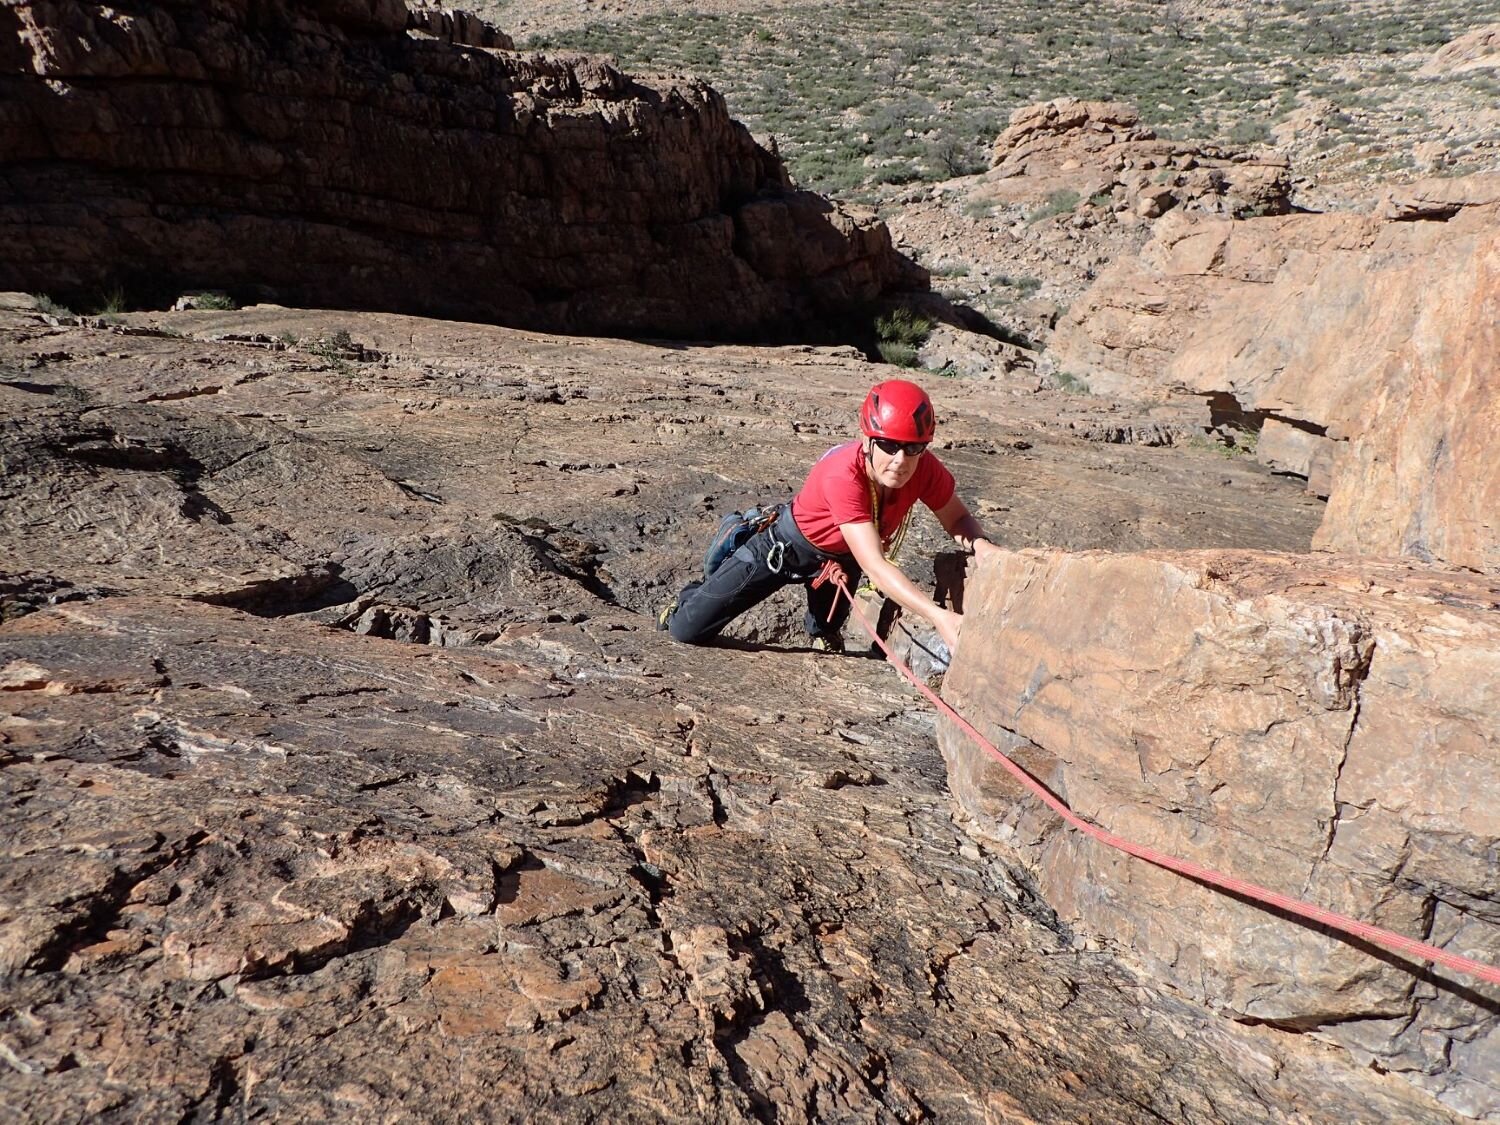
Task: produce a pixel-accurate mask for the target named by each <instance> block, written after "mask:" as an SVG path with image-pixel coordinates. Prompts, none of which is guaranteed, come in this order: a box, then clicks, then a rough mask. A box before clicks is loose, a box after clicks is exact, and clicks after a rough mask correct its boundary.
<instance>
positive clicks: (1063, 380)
mask: <svg viewBox="0 0 1500 1125" xmlns="http://www.w3.org/2000/svg"><path fill="white" fill-rule="evenodd" d="M1052 381H1053V382H1054V383H1056V384H1057V388H1058V390H1061V391H1067V392H1068V393H1069V394H1070V395H1087V394H1093V391H1091V390H1089V385H1088V383H1086V382H1085V381H1084V380H1083V379H1081V378H1079V377H1078V376H1077V375H1073V374H1071V373H1070V372H1067V371H1059V372H1057V373H1055V374H1054V375H1053V376H1052Z"/></svg>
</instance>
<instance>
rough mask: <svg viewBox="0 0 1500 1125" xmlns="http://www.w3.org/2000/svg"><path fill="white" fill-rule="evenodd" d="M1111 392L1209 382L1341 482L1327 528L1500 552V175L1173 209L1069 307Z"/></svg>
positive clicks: (1061, 346) (1279, 445)
mask: <svg viewBox="0 0 1500 1125" xmlns="http://www.w3.org/2000/svg"><path fill="white" fill-rule="evenodd" d="M1052 354H1053V356H1054V358H1055V360H1056V362H1057V363H1058V364H1059V365H1060V366H1062V367H1063V368H1066V369H1067V370H1069V371H1072V372H1075V373H1078V374H1079V375H1081V376H1082V377H1084V378H1086V380H1087V381H1088V383H1089V384H1090V386H1091V387H1093V388H1094V389H1095V390H1099V391H1103V392H1105V393H1113V394H1120V395H1125V396H1128V397H1140V398H1153V397H1158V398H1159V397H1165V396H1169V395H1172V394H1182V393H1187V394H1192V395H1201V396H1203V397H1204V399H1205V401H1206V402H1207V403H1208V404H1209V407H1210V411H1211V420H1212V421H1221V420H1222V421H1227V422H1228V423H1229V424H1230V425H1232V426H1239V427H1243V428H1245V429H1248V430H1251V431H1256V430H1258V431H1259V433H1260V437H1261V439H1262V441H1263V443H1264V444H1263V446H1262V447H1260V448H1258V449H1257V455H1258V456H1260V457H1261V458H1262V459H1263V460H1264V461H1266V463H1268V464H1270V465H1272V466H1273V467H1275V468H1277V469H1279V470H1282V471H1287V472H1293V473H1298V474H1301V475H1304V476H1307V477H1308V478H1309V481H1310V483H1311V484H1312V486H1313V487H1314V488H1315V489H1316V490H1317V491H1319V492H1320V493H1322V494H1325V495H1327V496H1328V498H1329V510H1328V516H1327V519H1326V520H1325V522H1324V525H1323V528H1322V529H1321V531H1320V533H1319V536H1318V540H1317V542H1318V545H1320V546H1323V547H1328V548H1331V549H1335V550H1340V551H1346V552H1353V553H1359V554H1376V555H1394V554H1407V555H1413V556H1415V557H1418V558H1423V559H1430V560H1438V561H1446V562H1451V563H1455V564H1458V565H1461V566H1467V567H1475V568H1478V569H1482V570H1488V571H1493V570H1496V569H1500V517H1497V515H1496V513H1497V512H1500V463H1497V461H1496V459H1495V457H1494V455H1493V453H1494V442H1495V434H1496V433H1500V371H1497V368H1496V366H1495V363H1494V357H1495V355H1497V354H1500V178H1496V177H1493V176H1490V177H1472V178H1470V179H1468V180H1457V181H1434V182H1432V183H1428V184H1421V185H1417V186H1415V187H1413V188H1410V189H1404V190H1402V191H1401V192H1399V193H1396V194H1393V195H1392V196H1391V197H1390V198H1389V199H1388V200H1387V202H1386V203H1385V204H1384V205H1383V206H1382V208H1381V209H1380V211H1379V213H1377V214H1370V215H1333V214H1329V215H1296V216H1284V217H1273V218H1265V219H1256V220H1251V221H1245V222H1234V221H1231V220H1227V219H1215V218H1196V219H1195V218H1192V217H1189V216H1181V217H1177V216H1175V215H1174V216H1168V217H1166V218H1164V219H1163V220H1162V221H1161V222H1160V223H1158V224H1157V227H1156V232H1155V237H1154V239H1153V241H1152V242H1151V244H1150V245H1148V246H1147V247H1146V249H1145V250H1144V251H1143V252H1142V254H1141V256H1140V257H1139V258H1138V259H1135V260H1127V261H1124V262H1122V263H1120V264H1118V265H1117V266H1115V267H1113V268H1112V269H1111V270H1110V271H1109V272H1108V273H1106V274H1105V275H1104V276H1103V277H1101V279H1100V281H1099V282H1098V284H1097V285H1096V286H1095V287H1094V288H1093V289H1092V290H1090V292H1089V293H1088V294H1087V295H1086V296H1085V297H1084V299H1083V300H1082V301H1081V302H1079V303H1078V304H1077V305H1075V306H1074V307H1073V308H1072V309H1071V310H1070V311H1069V313H1068V314H1067V316H1066V317H1064V319H1063V320H1062V321H1061V322H1060V323H1059V325H1058V329H1057V333H1056V335H1055V336H1054V339H1053V344H1052Z"/></svg>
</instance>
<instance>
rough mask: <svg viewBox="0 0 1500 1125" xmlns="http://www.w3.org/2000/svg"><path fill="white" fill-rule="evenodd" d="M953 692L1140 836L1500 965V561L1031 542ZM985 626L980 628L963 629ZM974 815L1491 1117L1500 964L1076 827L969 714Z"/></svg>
mask: <svg viewBox="0 0 1500 1125" xmlns="http://www.w3.org/2000/svg"><path fill="white" fill-rule="evenodd" d="M965 601H966V614H965V626H964V632H965V637H966V638H967V639H968V644H967V645H966V646H964V647H961V648H960V650H959V654H958V658H957V660H956V661H955V663H954V665H953V668H952V670H951V671H950V673H949V675H948V677H947V680H946V683H945V685H944V686H945V694H946V695H947V697H948V699H949V701H950V702H952V703H953V704H954V705H955V706H956V707H957V708H958V709H959V710H960V711H961V712H962V713H963V714H965V715H966V716H968V717H969V718H970V719H971V720H973V721H975V722H976V725H978V726H979V727H980V728H981V729H982V730H983V731H985V733H986V734H987V736H989V737H991V738H992V740H993V741H995V743H996V745H997V746H999V747H1000V748H1001V749H1002V750H1004V751H1006V752H1007V753H1009V754H1011V755H1012V756H1013V757H1014V758H1016V759H1017V760H1018V761H1020V762H1022V763H1023V764H1024V765H1025V766H1026V767H1027V768H1028V769H1030V770H1031V772H1032V773H1033V774H1035V775H1036V776H1037V777H1039V778H1040V779H1041V780H1042V781H1043V782H1044V783H1046V784H1047V785H1048V786H1050V787H1051V788H1052V789H1053V791H1054V792H1056V793H1058V794H1059V795H1060V796H1062V797H1063V798H1064V799H1065V800H1066V801H1068V802H1069V804H1070V805H1071V806H1072V807H1073V808H1074V809H1075V810H1076V811H1078V812H1079V813H1080V814H1082V815H1084V816H1086V817H1088V818H1090V819H1092V820H1093V821H1095V822H1096V823H1099V824H1102V825H1103V826H1104V827H1106V828H1108V829H1109V830H1111V831H1113V832H1116V833H1117V834H1119V835H1122V836H1124V837H1126V838H1128V839H1132V840H1135V841H1137V842H1140V843H1143V844H1146V845H1148V846H1151V847H1155V848H1157V849H1160V850H1163V851H1166V852H1169V853H1171V854H1174V855H1177V856H1181V857H1184V858H1187V859H1190V860H1194V861H1197V862H1200V863H1203V864H1206V865H1208V866H1210V867H1214V868H1216V869H1218V870H1220V871H1224V872H1227V873H1230V874H1233V875H1236V876H1238V877H1240V878H1244V879H1248V880H1251V881H1253V882H1257V883H1260V884H1261V885H1263V886H1267V887H1269V888H1271V889H1273V890H1278V891H1281V892H1283V893H1287V894H1291V895H1294V896H1297V897H1301V898H1305V899H1308V900H1310V901H1312V902H1315V903H1318V904H1321V905H1324V906H1327V907H1329V908H1331V909H1334V910H1338V911H1341V912H1343V913H1346V914H1350V915H1353V916H1355V917H1357V918H1361V919H1364V920H1367V921H1371V922H1374V923H1376V924H1378V925H1383V926H1385V927H1387V928H1389V929H1393V930H1396V931H1397V932H1400V933H1404V934H1407V935H1410V936H1416V937H1420V938H1424V939H1427V940H1431V941H1433V942H1435V943H1436V944H1438V945H1441V946H1443V947H1445V948H1449V949H1453V950H1455V951H1457V952H1461V953H1464V954H1466V955H1469V956H1473V957H1477V958H1478V959H1480V960H1483V961H1486V962H1488V963H1490V964H1500V898H1497V893H1496V888H1497V887H1500V867H1497V855H1500V851H1497V845H1500V804H1497V802H1496V801H1495V800H1494V799H1493V795H1494V794H1495V793H1497V792H1500V612H1497V611H1500V584H1497V583H1496V582H1495V581H1494V580H1493V579H1489V578H1485V577H1482V576H1476V575H1463V574H1458V573H1454V572H1444V571H1435V570H1430V569H1427V568H1424V567H1422V566H1420V565H1418V564H1414V563H1412V564H1408V563H1398V562H1374V561H1365V560H1350V559H1327V560H1320V559H1307V558H1299V557H1296V556H1288V555H1273V554H1264V553H1254V552H1192V553H1153V554H1145V555H1123V556H1116V555H1106V554H1102V553H1088V554H1076V555H1075V554H1064V553H1059V552H1035V551H1027V552H1016V553H1008V554H1006V555H1005V556H1003V557H1001V558H999V559H998V560H996V561H993V562H991V563H989V564H988V565H986V566H985V567H984V568H982V569H981V570H980V571H979V572H978V574H977V576H971V579H970V582H969V585H968V588H967V590H966V593H965ZM976 642H977V643H976ZM940 742H941V745H942V747H943V752H944V756H945V758H946V759H947V762H948V770H949V779H950V783H951V785H952V788H953V791H954V794H955V796H956V797H957V799H958V800H959V802H960V804H961V805H962V807H963V808H964V810H965V812H966V813H967V814H968V815H969V816H970V817H971V818H972V828H973V830H974V831H976V832H978V833H980V834H982V835H984V836H987V837H989V838H991V839H994V840H997V841H1000V842H1002V843H1003V844H1005V845H1007V846H1008V847H1009V848H1011V849H1013V851H1014V852H1015V853H1016V854H1017V855H1018V856H1019V857H1021V858H1022V859H1023V861H1024V862H1025V863H1026V864H1027V866H1028V867H1029V868H1030V869H1031V870H1032V872H1033V873H1034V874H1035V877H1036V879H1037V882H1038V885H1039V888H1040V890H1041V893H1042V895H1043V897H1044V898H1045V899H1046V900H1047V901H1048V902H1049V903H1050V904H1051V905H1052V906H1054V907H1055V908H1056V909H1057V910H1058V912H1059V914H1060V915H1061V916H1062V917H1063V918H1064V919H1066V920H1068V921H1071V922H1074V923H1077V924H1078V925H1080V926H1081V927H1083V928H1084V929H1086V930H1087V931H1089V932H1090V933H1092V934H1095V935H1098V936H1099V937H1101V938H1103V939H1105V940H1106V941H1107V942H1109V943H1110V944H1111V945H1115V946H1118V947H1119V948H1120V949H1122V950H1124V951H1126V952H1127V953H1128V955H1129V956H1131V957H1133V958H1134V959H1136V960H1138V961H1139V962H1141V963H1142V964H1143V965H1144V966H1146V967H1147V968H1148V969H1149V971H1151V972H1152V973H1153V974H1155V975H1157V976H1159V977H1161V978H1163V979H1165V980H1168V981H1170V982H1172V983H1173V984H1175V985H1176V986H1177V987H1178V988H1180V989H1181V990H1183V991H1184V992H1186V993H1188V994H1190V995H1192V996H1194V997H1196V998H1198V999H1200V1000H1203V1001H1205V1002H1207V1003H1209V1004H1211V1005H1213V1006H1215V1007H1216V1008H1220V1009H1222V1010H1224V1011H1225V1012H1227V1013H1229V1014H1232V1015H1234V1016H1237V1017H1240V1018H1243V1019H1247V1020H1252V1021H1257V1022H1265V1023H1269V1024H1272V1025H1277V1026H1281V1027H1286V1028H1290V1029H1297V1030H1318V1031H1319V1032H1320V1034H1321V1035H1322V1036H1324V1037H1326V1038H1328V1039H1331V1040H1334V1041H1336V1042H1338V1043H1341V1044H1343V1045H1345V1046H1347V1047H1348V1048H1349V1049H1350V1050H1351V1051H1353V1052H1355V1054H1356V1056H1357V1057H1359V1058H1364V1059H1369V1060H1371V1061H1372V1062H1373V1063H1374V1064H1376V1065H1378V1066H1380V1067H1382V1068H1387V1069H1390V1070H1393V1071H1397V1072H1401V1073H1402V1074H1404V1075H1406V1076H1408V1077H1409V1078H1410V1079H1411V1080H1412V1081H1413V1082H1415V1083H1417V1084H1418V1085H1420V1086H1422V1087H1424V1088H1426V1089H1428V1090H1430V1091H1431V1092H1433V1093H1434V1094H1436V1095H1437V1096H1438V1097H1439V1098H1440V1099H1441V1100H1442V1101H1444V1102H1445V1103H1446V1104H1448V1105H1450V1106H1452V1107H1453V1108H1454V1109H1456V1110H1458V1111H1460V1112H1463V1113H1466V1114H1472V1115H1477V1116H1479V1117H1481V1118H1488V1117H1495V1116H1500V1015H1497V1012H1500V1004H1497V999H1500V998H1497V996H1496V995H1495V990H1494V989H1493V988H1489V987H1487V986H1483V985H1481V986H1478V987H1477V989H1475V990H1471V989H1470V988H1469V987H1468V985H1469V982H1467V981H1464V980H1460V981H1458V982H1457V985H1454V984H1450V983H1447V982H1445V980H1444V979H1443V978H1445V977H1446V976H1447V974H1446V973H1436V974H1431V975H1429V974H1426V973H1420V972H1413V971H1412V970H1411V969H1410V968H1408V967H1406V966H1405V965H1402V964H1399V963H1397V962H1396V961H1394V960H1392V959H1391V958H1386V957H1380V956H1372V955H1371V954H1370V953H1369V952H1368V951H1366V950H1363V949H1360V948H1357V947H1356V946H1354V945H1351V944H1349V943H1347V942H1344V941H1337V940H1333V939H1331V938H1329V937H1327V936H1324V935H1323V934H1322V933H1321V932H1319V931H1317V930H1314V929H1312V928H1309V927H1305V926H1302V925H1298V924H1293V923H1291V922H1288V921H1283V920H1281V919H1280V918H1278V917H1276V916H1274V915H1272V914H1270V913H1267V912H1266V911H1263V910H1260V909H1257V908H1254V907H1252V906H1249V905H1245V904H1242V903H1240V902H1237V901H1235V900H1234V899H1231V898H1228V897H1226V896H1224V895H1221V894H1217V893H1213V892H1210V891H1208V890H1207V889H1205V888H1202V887H1199V886H1197V885H1195V884H1193V883H1191V882H1189V881H1187V880H1185V879H1182V878H1180V877H1178V876H1176V875H1174V874H1172V873H1170V872H1167V871H1163V870H1160V869H1158V868H1155V867H1152V866H1150V865H1148V864H1145V863H1142V862H1140V861H1137V860H1135V859H1132V858H1130V857H1127V856H1125V855H1123V854H1122V853H1118V852H1114V851H1112V850H1109V849H1107V848H1105V847H1104V846H1103V845H1101V844H1097V843H1095V842H1094V841H1092V840H1090V839H1088V838H1087V837H1085V836H1083V835H1082V834H1081V833H1077V832H1074V831H1072V830H1070V829H1065V828H1063V827H1062V825H1061V822H1060V820H1059V819H1058V818H1057V817H1056V816H1055V815H1054V814H1052V813H1051V812H1049V811H1047V810H1046V809H1045V808H1044V807H1043V806H1041V805H1040V804H1039V802H1037V801H1035V800H1034V799H1033V798H1030V797H1024V798H1023V797H1022V796H1021V790H1020V788H1019V786H1018V785H1017V784H1016V783H1015V782H1014V781H1013V780H1012V779H1011V778H1010V777H1009V775H1008V774H1006V773H1004V772H1003V771H1002V769H1001V768H1000V767H999V766H998V765H997V764H995V763H994V762H993V761H992V760H991V759H989V758H987V757H984V756H983V754H982V752H981V751H979V750H978V749H977V748H975V747H974V746H973V744H972V743H970V742H969V741H968V740H967V739H966V738H965V737H964V736H963V735H962V734H961V733H960V732H958V731H957V730H956V728H953V727H951V726H949V725H948V724H946V723H944V724H943V725H942V727H941V729H940Z"/></svg>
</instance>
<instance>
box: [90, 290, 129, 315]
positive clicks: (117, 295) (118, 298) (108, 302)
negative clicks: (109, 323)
mask: <svg viewBox="0 0 1500 1125" xmlns="http://www.w3.org/2000/svg"><path fill="white" fill-rule="evenodd" d="M124 311H125V290H123V289H121V288H120V287H119V286H118V285H116V286H115V287H114V288H113V289H111V290H109V291H108V292H106V293H103V294H101V295H100V297H99V304H98V307H97V308H95V309H94V315H95V316H118V315H119V314H120V313H122V312H124Z"/></svg>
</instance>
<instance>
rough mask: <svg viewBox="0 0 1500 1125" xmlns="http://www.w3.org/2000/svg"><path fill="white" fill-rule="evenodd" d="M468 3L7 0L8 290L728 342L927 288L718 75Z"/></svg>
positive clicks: (1, 175)
mask: <svg viewBox="0 0 1500 1125" xmlns="http://www.w3.org/2000/svg"><path fill="white" fill-rule="evenodd" d="M460 17H462V13H459V14H457V15H455V14H454V13H451V12H443V11H440V10H438V11H434V10H430V9H427V8H422V9H420V10H418V11H417V12H416V13H414V14H412V15H410V16H409V13H408V12H407V10H406V8H405V6H404V5H403V4H402V3H400V2H399V0H369V2H364V3H353V2H347V0H345V2H332V0H325V2H321V3H312V2H307V0H302V2H298V0H264V2H251V0H212V2H210V3H199V2H196V0H194V2H192V3H188V2H184V0H164V2H161V3H153V4H145V5H136V6H133V7H132V8H130V9H128V10H127V9H120V8H106V7H101V6H96V5H84V4H79V3H69V2H37V3H20V4H12V5H8V6H6V7H4V8H3V9H0V88H3V90H4V95H3V97H0V153H3V155H4V157H5V160H4V170H3V171H0V201H3V202H0V232H3V237H4V240H5V245H6V249H7V252H6V254H5V255H4V260H3V262H0V289H7V288H9V289H17V290H24V291H45V292H48V293H49V294H51V295H52V296H54V297H58V298H61V299H76V300H83V301H95V302H97V301H99V300H100V294H104V293H109V292H111V291H113V290H114V289H116V288H118V289H121V290H123V292H124V294H125V295H126V297H127V299H132V300H137V301H139V300H151V299H165V300H170V299H171V297H173V296H175V295H176V292H180V291H183V290H188V289H193V288H200V287H217V288H223V289H229V290H230V291H232V292H234V293H236V294H237V295H238V296H239V297H240V298H241V299H242V300H244V299H247V298H249V297H258V298H261V299H267V298H269V299H274V300H277V301H280V302H281V303H286V304H310V305H316V306H319V307H330V306H333V307H348V308H379V309H389V310H400V311H407V312H417V313H423V314H436V315H442V316H449V317H463V318H466V319H478V320H489V321H498V322H501V323H508V324H515V325H523V326H528V327H540V328H546V329H550V330H562V331H572V332H596V333H597V332H614V333H634V332H643V333H644V332H650V333H661V334H671V335H678V336H726V335H740V334H748V333H756V332H762V331H776V330H781V331H789V330H792V328H793V327H794V326H795V325H796V324H797V323H800V322H803V321H806V320H808V319H810V318H812V317H815V316H818V315H827V314H829V313H834V312H838V311H840V310H844V309H847V308H848V307H849V306H850V305H851V304H853V303H856V302H860V301H863V300H866V299H869V298H872V297H875V296H878V295H879V294H880V293H881V292H883V291H885V290H888V289H891V288H895V287H899V286H901V285H907V284H913V285H924V286H925V278H924V276H923V275H922V273H921V271H920V270H917V269H916V268H915V267H914V266H912V265H911V264H910V263H908V262H906V261H905V259H902V258H900V257H899V256H897V255H896V254H895V253H894V252H893V251H892V250H891V246H890V240H889V237H888V235H887V233H886V231H885V228H884V227H883V226H881V225H880V224H878V223H876V222H874V221H873V220H872V219H870V218H869V217H864V216H855V215H852V214H850V213H847V212H844V211H842V210H841V209H839V208H838V207H837V206H836V205H834V204H832V203H830V202H828V201H827V200H824V199H821V198H820V197H817V196H814V195H812V194H810V193H806V192H797V191H793V190H791V189H790V188H789V187H788V185H787V180H786V175H785V171H784V169H783V168H782V166H781V163H780V161H779V160H777V159H776V158H775V157H774V156H772V155H771V154H769V153H767V152H766V151H765V150H764V149H762V148H760V147H759V146H758V145H757V144H755V142H754V141H753V140H752V139H751V138H750V136H749V134H748V132H747V131H746V130H745V129H744V128H743V127H742V126H741V125H739V124H738V123H736V122H734V121H732V120H731V119H730V117H729V114H728V111H727V110H726V108H725V105H724V101H723V99H722V98H721V97H720V96H719V95H718V94H717V93H715V92H714V91H713V90H712V89H710V88H709V87H707V86H706V85H704V84H703V83H701V82H698V81H694V80H687V79H664V80H662V81H661V83H660V84H658V85H647V84H644V83H642V82H638V81H636V80H635V79H633V78H630V77H629V76H627V75H624V74H622V73H620V72H619V71H618V70H616V69H614V68H613V67H611V66H609V65H607V64H605V63H602V62H597V61H593V60H588V59H582V58H549V57H542V56H534V57H523V56H518V55H515V54H511V53H505V52H499V51H489V50H484V49H479V48H477V47H472V46H463V45H460V44H463V43H473V42H475V41H476V40H477V41H478V42H479V43H487V41H490V40H493V41H494V42H495V43H496V44H498V45H500V46H504V45H505V43H504V41H503V39H495V37H494V35H493V34H489V33H487V32H486V30H485V28H484V26H483V25H482V24H478V23H476V21H473V20H472V19H470V18H469V17H462V18H460ZM409 18H410V20H411V25H412V30H411V31H408V19H409Z"/></svg>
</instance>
